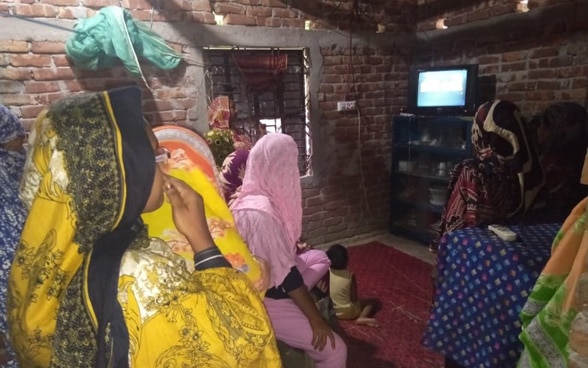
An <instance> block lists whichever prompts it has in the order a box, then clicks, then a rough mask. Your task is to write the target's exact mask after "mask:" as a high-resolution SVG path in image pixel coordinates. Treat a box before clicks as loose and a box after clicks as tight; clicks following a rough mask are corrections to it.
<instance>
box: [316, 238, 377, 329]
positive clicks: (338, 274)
mask: <svg viewBox="0 0 588 368" xmlns="http://www.w3.org/2000/svg"><path fill="white" fill-rule="evenodd" d="M327 256H328V257H329V260H330V261H331V267H330V269H329V295H330V297H331V300H332V301H333V306H334V308H335V314H336V316H337V318H338V319H355V320H356V322H357V324H360V325H366V326H372V327H378V322H377V321H376V319H375V318H371V314H372V311H373V309H374V305H373V304H372V303H371V302H370V301H369V300H364V299H359V298H358V297H357V281H356V279H355V275H354V274H353V273H352V272H351V271H349V270H348V269H347V264H348V261H349V256H348V254H347V249H346V248H345V247H344V246H342V245H340V244H335V245H332V246H331V247H329V249H328V250H327Z"/></svg>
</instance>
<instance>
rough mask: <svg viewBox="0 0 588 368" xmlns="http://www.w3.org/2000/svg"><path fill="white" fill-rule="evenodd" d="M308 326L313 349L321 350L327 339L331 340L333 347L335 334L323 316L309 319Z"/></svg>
mask: <svg viewBox="0 0 588 368" xmlns="http://www.w3.org/2000/svg"><path fill="white" fill-rule="evenodd" d="M309 322H310V328H311V329H312V346H313V347H314V349H315V350H319V351H323V350H324V349H325V346H326V345H327V339H330V340H331V347H332V348H333V349H334V348H335V335H333V330H331V327H330V326H329V325H328V324H327V322H326V321H325V320H324V319H323V318H317V319H316V320H310V321H309Z"/></svg>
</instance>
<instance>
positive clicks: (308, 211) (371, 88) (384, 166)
mask: <svg viewBox="0 0 588 368" xmlns="http://www.w3.org/2000/svg"><path fill="white" fill-rule="evenodd" d="M321 52H322V55H323V83H321V86H320V89H319V108H320V111H321V114H322V115H323V120H324V121H325V122H326V126H324V127H323V128H324V129H325V130H326V131H327V134H324V135H325V136H327V137H329V138H328V140H327V141H323V142H321V145H325V146H326V149H325V150H324V151H323V155H322V156H318V157H316V159H318V160H322V161H326V162H329V166H328V167H327V168H326V171H327V172H325V173H319V177H320V178H323V179H322V180H320V181H318V182H317V181H315V182H313V183H308V184H306V185H305V186H304V204H305V210H304V229H305V236H307V237H308V238H310V239H313V240H314V241H315V242H318V243H324V242H331V241H335V240H338V239H342V238H349V237H353V236H355V235H358V234H368V233H373V232H378V231H382V229H385V228H386V227H387V226H388V221H389V210H390V204H389V203H390V153H391V139H390V123H389V122H390V114H391V113H392V112H398V111H399V110H398V109H399V108H400V106H402V104H403V103H404V96H402V94H403V92H402V91H406V81H405V75H406V73H407V72H408V65H407V64H406V61H405V60H404V59H402V58H401V57H399V56H398V55H394V54H393V53H392V51H391V50H378V49H371V48H354V49H352V50H351V51H350V50H349V49H333V48H323V49H322V50H321ZM398 81H402V82H398ZM395 87H399V88H395ZM349 99H353V100H356V101H357V106H358V111H351V112H338V111H336V102H337V101H344V100H349Z"/></svg>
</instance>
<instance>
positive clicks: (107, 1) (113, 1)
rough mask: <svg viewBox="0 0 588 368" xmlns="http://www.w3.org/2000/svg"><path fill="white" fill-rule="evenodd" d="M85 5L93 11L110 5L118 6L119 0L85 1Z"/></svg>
mask: <svg viewBox="0 0 588 368" xmlns="http://www.w3.org/2000/svg"><path fill="white" fill-rule="evenodd" d="M83 2H84V5H85V6H87V7H88V8H91V9H101V8H104V7H106V6H110V5H117V6H118V0H83Z"/></svg>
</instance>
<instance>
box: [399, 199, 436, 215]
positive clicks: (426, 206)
mask: <svg viewBox="0 0 588 368" xmlns="http://www.w3.org/2000/svg"><path fill="white" fill-rule="evenodd" d="M393 201H394V202H396V203H398V204H400V205H402V206H405V207H411V208H417V209H419V210H421V211H428V212H432V213H437V214H440V213H441V212H443V206H435V205H433V204H431V203H429V201H427V200H418V199H416V200H415V199H402V198H394V199H393Z"/></svg>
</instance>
